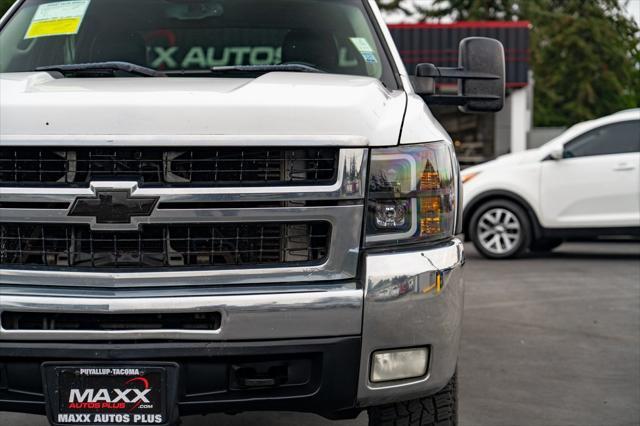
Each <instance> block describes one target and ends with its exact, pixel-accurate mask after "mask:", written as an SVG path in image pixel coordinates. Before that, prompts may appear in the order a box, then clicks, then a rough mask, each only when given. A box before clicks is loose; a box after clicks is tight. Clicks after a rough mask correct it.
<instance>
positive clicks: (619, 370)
mask: <svg viewBox="0 0 640 426" xmlns="http://www.w3.org/2000/svg"><path fill="white" fill-rule="evenodd" d="M467 259H468V263H467V267H466V271H465V277H466V286H467V288H466V300H465V317H464V332H463V342H462V348H461V356H460V363H459V379H460V384H459V389H460V423H461V424H462V425H463V426H464V425H487V426H498V425H552V426H553V425H557V426H560V425H593V426H600V425H607V426H618V425H619V426H623V425H629V426H630V425H638V424H640V244H631V243H615V244H609V243H597V244H594V243H589V244H582V243H580V244H578V243H571V244H565V245H563V246H561V247H560V248H558V249H557V250H556V251H555V252H554V253H552V254H547V255H529V256H527V257H525V258H523V259H518V260H512V261H502V262H496V261H487V260H484V259H482V258H480V257H479V256H478V254H477V253H476V252H475V250H474V249H473V247H470V246H468V247H467ZM184 420H185V421H184V425H185V426H205V425H207V426H217V425H221V426H236V425H238V426H239V425H243V426H253V425H255V426H258V425H259V426H271V425H274V426H275V425H308V426H315V425H317V426H320V425H330V424H332V425H333V424H335V425H348V426H356V425H365V424H366V423H367V419H366V415H362V416H360V417H359V418H358V419H356V420H352V421H344V422H335V423H334V422H329V421H327V420H324V419H322V418H320V417H316V416H313V415H301V414H293V413H250V414H242V415H236V416H226V415H211V416H206V417H191V418H185V419H184ZM46 424H47V423H46V421H45V420H44V418H42V417H36V416H26V415H17V414H9V413H0V425H7V426H41V425H43V426H44V425H46Z"/></svg>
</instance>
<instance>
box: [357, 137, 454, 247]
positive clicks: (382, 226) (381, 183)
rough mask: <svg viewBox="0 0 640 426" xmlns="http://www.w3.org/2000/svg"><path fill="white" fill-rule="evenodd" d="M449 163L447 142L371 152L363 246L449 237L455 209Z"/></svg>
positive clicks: (449, 156)
mask: <svg viewBox="0 0 640 426" xmlns="http://www.w3.org/2000/svg"><path fill="white" fill-rule="evenodd" d="M454 161H455V157H454V154H453V150H452V149H451V148H450V147H449V144H447V143H446V142H432V143H425V144H420V145H407V146H401V147H394V148H381V149H373V150H372V151H371V166H370V174H369V191H368V196H367V223H366V241H365V242H366V245H367V246H375V245H379V244H389V243H393V244H407V243H414V242H417V241H436V240H442V239H447V238H450V237H452V236H453V235H454V226H455V217H456V207H457V206H456V203H457V197H456V190H457V188H456V187H457V183H456V179H455V173H454V170H456V169H457V166H454Z"/></svg>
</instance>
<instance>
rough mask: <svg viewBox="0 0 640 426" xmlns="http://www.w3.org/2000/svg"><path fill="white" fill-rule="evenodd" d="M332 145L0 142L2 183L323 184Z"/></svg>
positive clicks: (333, 166) (332, 168) (333, 156)
mask: <svg viewBox="0 0 640 426" xmlns="http://www.w3.org/2000/svg"><path fill="white" fill-rule="evenodd" d="M338 154H339V150H338V149H335V148H274V149H271V148H269V149H266V148H227V147H225V148H220V147H185V148H182V147H181V148H180V149H175V148H156V147H139V148H128V147H109V148H107V147H103V148H100V147H37V148H33V147H0V185H1V186H16V185H29V186H34V185H36V186H63V187H87V186H88V185H89V183H90V182H91V181H93V180H108V179H118V180H122V179H125V180H126V179H129V178H130V179H133V180H135V181H137V182H138V183H139V185H140V186H141V187H144V186H150V187H153V186H171V187H180V186H194V185H195V186H209V187H217V186H240V185H242V186H264V185H296V186H298V185H308V184H312V185H326V184H331V183H333V182H335V180H336V175H337V165H338Z"/></svg>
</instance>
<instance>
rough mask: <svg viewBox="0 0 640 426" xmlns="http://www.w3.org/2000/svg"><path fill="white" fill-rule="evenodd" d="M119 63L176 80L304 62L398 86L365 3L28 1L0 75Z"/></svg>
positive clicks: (0, 43) (2, 44) (2, 52)
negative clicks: (226, 70) (214, 70)
mask: <svg viewBox="0 0 640 426" xmlns="http://www.w3.org/2000/svg"><path fill="white" fill-rule="evenodd" d="M114 61H119V62H127V63H131V64H135V65H139V66H143V67H148V68H151V69H154V70H158V71H163V72H164V73H166V74H167V75H172V76H189V75H200V74H202V75H208V74H207V72H208V71H209V70H210V69H211V68H213V67H216V68H218V67H238V66H239V67H243V66H260V67H258V69H268V68H269V67H268V66H270V65H278V64H302V65H308V66H310V67H313V68H317V69H319V70H320V71H323V72H328V73H337V74H350V75H361V76H369V77H374V78H378V79H380V80H381V81H382V82H383V83H385V84H386V85H387V86H395V80H394V77H393V72H392V70H391V67H390V64H389V61H388V58H387V57H386V55H385V51H384V49H383V48H382V45H381V42H380V40H379V38H378V36H377V34H376V32H375V30H374V27H373V25H372V22H371V21H370V19H369V15H368V12H367V10H366V9H365V5H364V3H363V0H25V1H24V2H23V4H22V5H21V7H20V8H19V9H18V10H17V11H16V12H15V14H14V15H13V16H12V17H11V19H10V20H9V21H8V22H7V23H6V24H5V25H4V27H3V28H2V31H1V32H0V72H28V71H34V70H36V69H38V68H40V67H49V66H53V65H72V64H83V63H103V62H114ZM299 68H300V67H299ZM274 69H275V70H278V69H279V68H278V67H275V68H274ZM280 69H282V67H280ZM300 69H301V68H300ZM231 71H233V70H231ZM228 74H233V72H229V73H228ZM241 74H242V73H241ZM211 75H219V74H216V73H212V74H211ZM225 75H226V73H225ZM243 76H244V74H243Z"/></svg>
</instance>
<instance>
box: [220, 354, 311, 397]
mask: <svg viewBox="0 0 640 426" xmlns="http://www.w3.org/2000/svg"><path fill="white" fill-rule="evenodd" d="M230 372H231V377H230V380H229V387H230V389H231V390H243V389H257V388H276V387H284V386H302V385H305V384H307V383H309V382H310V380H311V361H310V360H308V359H294V360H287V361H274V362H252V363H242V364H234V365H232V366H231V369H230Z"/></svg>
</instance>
